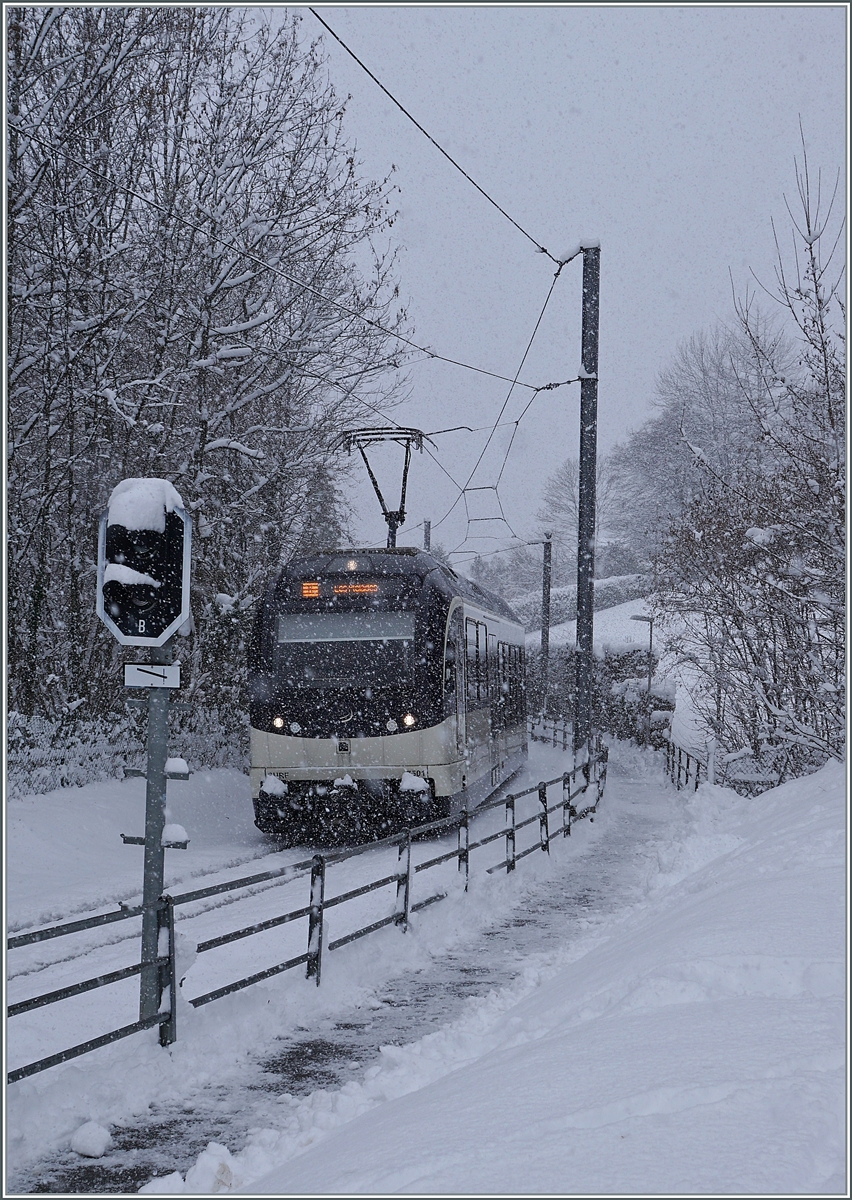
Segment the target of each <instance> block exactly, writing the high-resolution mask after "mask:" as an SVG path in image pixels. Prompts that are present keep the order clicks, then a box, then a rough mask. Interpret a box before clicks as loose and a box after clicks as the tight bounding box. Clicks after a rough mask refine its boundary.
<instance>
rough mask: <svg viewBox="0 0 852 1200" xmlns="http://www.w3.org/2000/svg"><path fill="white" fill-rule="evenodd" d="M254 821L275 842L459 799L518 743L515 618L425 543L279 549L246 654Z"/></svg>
mask: <svg viewBox="0 0 852 1200" xmlns="http://www.w3.org/2000/svg"><path fill="white" fill-rule="evenodd" d="M249 687H250V720H251V778H252V799H253V802H254V810H255V824H256V825H257V827H258V828H259V829H261V830H263V831H264V832H265V833H268V834H271V835H273V836H274V837H276V838H277V839H279V841H280V842H282V843H283V844H285V845H300V844H309V843H313V842H315V841H317V840H320V839H322V838H323V837H326V838H328V837H331V838H332V839H333V840H343V841H353V840H354V841H363V840H366V839H367V838H369V837H375V836H382V835H383V834H384V833H388V832H391V831H393V830H396V829H399V828H400V827H403V826H404V825H417V824H422V823H424V822H427V821H430V820H434V819H437V818H438V817H442V816H449V815H451V814H452V813H454V812H457V811H459V810H460V809H462V808H467V809H471V808H473V807H475V805H476V804H478V803H480V802H481V801H482V800H483V799H484V798H485V797H486V796H488V795H489V794H490V793H491V792H493V791H494V789H495V788H496V787H498V786H499V785H500V784H501V783H503V782H504V781H505V780H506V779H508V778H509V777H510V776H511V775H513V774H514V773H515V772H516V771H517V770H518V769H519V767H520V766H521V765H522V764H523V761H524V759H525V757H526V753H527V731H526V705H525V685H524V629H523V626H522V624H521V623H520V621H519V620H518V618H517V617H516V616H515V614H514V613H513V612H512V610H511V609H510V608H509V606H508V605H507V604H506V603H505V602H504V601H502V600H500V599H499V598H498V597H497V596H494V595H492V594H491V593H489V592H486V591H485V590H484V589H482V588H480V587H478V586H477V585H476V584H474V583H472V582H471V581H470V580H467V579H463V578H462V577H460V576H458V575H456V573H455V572H454V571H453V570H452V569H451V568H449V567H447V566H446V565H444V564H443V563H441V562H439V561H438V560H437V559H436V558H434V557H433V556H432V555H431V554H429V553H428V552H426V551H422V550H417V549H413V548H407V547H406V548H397V549H393V550H390V549H389V550H340V551H335V552H334V553H328V554H318V555H316V556H313V557H309V558H301V559H298V560H294V561H292V562H291V563H289V564H288V566H287V567H285V568H284V569H283V570H282V571H281V573H280V574H279V575H278V576H277V577H276V578H275V579H273V580H272V581H271V582H270V584H269V586H268V588H267V591H266V594H265V595H264V597H263V599H262V601H261V602H260V604H259V606H258V612H257V616H256V620H255V627H254V635H253V638H252V646H251V656H250V678H249Z"/></svg>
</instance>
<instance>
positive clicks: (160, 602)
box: [97, 479, 192, 1042]
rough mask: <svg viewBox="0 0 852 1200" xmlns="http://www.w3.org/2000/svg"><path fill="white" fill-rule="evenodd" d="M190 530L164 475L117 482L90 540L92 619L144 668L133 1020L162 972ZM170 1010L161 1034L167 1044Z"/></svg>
mask: <svg viewBox="0 0 852 1200" xmlns="http://www.w3.org/2000/svg"><path fill="white" fill-rule="evenodd" d="M191 542H192V525H191V522H190V518H189V515H188V514H187V513H186V511H185V510H184V508H183V503H182V501H181V498H180V496H179V495H178V493H177V492H176V491H175V489H174V488H173V487H172V485H171V484H170V483H169V482H168V481H167V480H164V479H126V480H124V481H123V482H122V483H120V484H119V485H118V486H117V487H116V488H115V489H114V490H113V493H112V495H111V496H110V504H109V508H108V510H107V511H106V512H105V513H104V514H103V516H102V517H101V523H100V531H99V539H98V598H97V613H98V616H99V617H100V618H101V620H102V621H103V622H104V624H105V625H106V626H107V628H108V629H109V630H110V632H111V633H112V634H113V636H114V637H115V638H116V639H117V640H118V641H119V642H120V643H121V644H122V645H124V646H148V647H149V648H150V651H149V653H150V659H149V663H128V664H127V665H126V666H125V669H124V682H125V686H128V687H146V688H147V689H148V706H147V707H148V734H147V764H146V772H145V777H146V791H145V836H144V837H128V836H125V835H123V834H122V837H123V839H124V841H125V843H126V844H131V845H144V847H145V856H144V868H143V886H142V905H143V912H142V972H141V978H140V988H139V1017H140V1020H149V1019H150V1020H153V1019H154V1018H155V1017H156V1016H157V1014H158V1012H159V1009H160V1003H161V1000H162V992H163V986H164V974H163V972H161V971H160V969H159V967H158V965H157V958H158V957H159V954H158V951H159V948H160V947H159V945H158V943H159V934H160V928H161V922H160V919H159V908H160V903H159V902H160V898H161V896H162V894H163V868H164V863H165V851H166V849H167V848H169V846H170V845H174V846H175V847H181V848H185V846H186V843H185V842H176V843H168V844H166V843H164V841H163V831H164V829H165V823H166V779H167V775H166V761H167V757H168V735H169V703H170V692H171V690H172V689H174V688H177V687H179V686H180V666H179V665H173V664H172V639H173V637H174V634H175V633H176V632H177V631H178V629H180V627H181V626H182V625H183V624H185V622H186V621H188V620H189V615H190V608H189V581H190V563H191ZM174 1005H175V997H174V996H172V997H171V1011H172V1021H171V1023H170V1030H169V1032H167V1031H166V1028H165V1026H163V1027H161V1031H160V1033H161V1036H160V1040H161V1042H162V1041H172V1040H174V1020H173V1018H174Z"/></svg>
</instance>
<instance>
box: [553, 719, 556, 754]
mask: <svg viewBox="0 0 852 1200" xmlns="http://www.w3.org/2000/svg"><path fill="white" fill-rule="evenodd" d="M553 749H554V750H555V749H556V717H554V718H553Z"/></svg>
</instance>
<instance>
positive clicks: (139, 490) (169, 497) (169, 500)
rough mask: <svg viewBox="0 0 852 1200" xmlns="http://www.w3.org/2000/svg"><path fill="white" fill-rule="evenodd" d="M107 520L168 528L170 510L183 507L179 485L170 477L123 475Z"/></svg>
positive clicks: (134, 526)
mask: <svg viewBox="0 0 852 1200" xmlns="http://www.w3.org/2000/svg"><path fill="white" fill-rule="evenodd" d="M107 507H108V509H109V516H108V518H107V524H109V525H123V526H124V528H125V529H154V530H156V531H157V533H163V532H165V528H166V513H167V512H174V510H175V509H176V508H183V507H184V504H183V500H182V499H181V497H180V493H179V492H178V491H177V489H176V488H175V487H174V486H173V485H172V484H171V483H169V481H168V480H167V479H122V481H121V483H119V484H117V485H116V486H115V487H114V488H113V489H112V493H111V494H110V498H109V504H108V506H107Z"/></svg>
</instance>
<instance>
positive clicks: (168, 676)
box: [124, 663, 180, 688]
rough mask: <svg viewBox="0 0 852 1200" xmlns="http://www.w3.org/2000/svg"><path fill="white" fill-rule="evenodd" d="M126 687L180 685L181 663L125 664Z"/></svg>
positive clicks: (171, 686)
mask: <svg viewBox="0 0 852 1200" xmlns="http://www.w3.org/2000/svg"><path fill="white" fill-rule="evenodd" d="M124 686H125V687H148V688H151V687H157V688H179V687H180V663H172V664H170V665H168V666H166V665H162V666H161V665H160V664H159V663H158V664H157V665H156V666H154V665H152V664H149V663H125V664H124Z"/></svg>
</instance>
